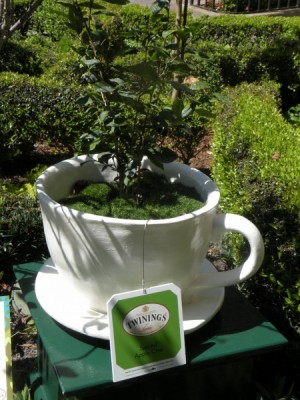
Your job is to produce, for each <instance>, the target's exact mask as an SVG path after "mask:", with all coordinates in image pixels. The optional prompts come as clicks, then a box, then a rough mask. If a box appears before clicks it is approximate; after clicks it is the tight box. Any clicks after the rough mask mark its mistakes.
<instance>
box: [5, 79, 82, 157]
mask: <svg viewBox="0 0 300 400" xmlns="http://www.w3.org/2000/svg"><path fill="white" fill-rule="evenodd" d="M0 91H1V98H0V132H1V144H0V149H1V155H2V162H3V161H5V160H12V159H14V158H16V157H18V156H20V155H26V154H29V153H30V151H31V150H32V149H33V147H34V145H35V144H36V143H37V142H41V141H47V142H48V143H49V144H54V145H55V144H57V143H60V144H62V145H64V146H74V143H76V141H77V140H78V138H79V137H80V136H81V134H82V133H84V132H85V131H86V130H87V127H88V126H89V125H90V117H89V115H87V114H85V113H84V111H83V110H82V109H81V107H79V106H78V105H77V104H76V100H77V99H78V97H79V89H78V88H76V87H75V86H72V87H71V86H70V87H66V88H64V87H62V86H61V84H60V82H54V83H53V82H50V83H46V82H45V81H44V80H41V83H40V81H39V79H35V78H30V77H28V76H26V75H18V74H9V73H2V74H0Z"/></svg>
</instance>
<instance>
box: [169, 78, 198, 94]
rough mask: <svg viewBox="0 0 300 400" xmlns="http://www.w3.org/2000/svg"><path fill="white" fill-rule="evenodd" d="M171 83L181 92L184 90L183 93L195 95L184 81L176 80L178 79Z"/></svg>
mask: <svg viewBox="0 0 300 400" xmlns="http://www.w3.org/2000/svg"><path fill="white" fill-rule="evenodd" d="M171 85H172V86H173V87H174V88H175V89H176V90H178V91H179V92H183V93H188V94H191V95H194V94H195V92H194V91H193V90H192V89H190V88H189V87H188V86H187V85H185V84H184V83H180V82H176V81H172V82H171Z"/></svg>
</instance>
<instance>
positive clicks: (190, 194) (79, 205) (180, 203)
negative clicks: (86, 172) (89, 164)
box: [62, 175, 203, 219]
mask: <svg viewBox="0 0 300 400" xmlns="http://www.w3.org/2000/svg"><path fill="white" fill-rule="evenodd" d="M75 192H76V191H75ZM62 203H63V204H64V205H65V206H67V207H70V208H73V209H75V210H78V211H81V212H86V213H90V214H96V215H102V216H106V217H114V218H126V219H164V218H174V217H178V216H180V215H184V214H187V213H191V212H193V211H195V210H197V209H198V208H201V207H202V206H203V203H202V202H201V200H200V198H199V194H198V193H197V191H196V190H195V189H194V188H191V187H187V186H184V185H182V184H181V183H176V182H175V183H169V182H167V181H166V180H165V179H162V178H161V177H160V176H157V175H154V176H153V177H152V178H151V179H150V180H149V179H146V180H143V181H142V182H140V183H139V184H137V183H136V182H135V183H134V184H132V185H131V187H130V193H129V194H128V195H127V196H126V197H124V198H123V197H122V198H121V197H120V196H119V193H118V191H117V189H116V186H115V185H113V184H108V183H89V184H87V185H85V187H83V188H82V189H81V190H80V191H79V192H78V193H75V194H72V195H70V196H69V197H68V198H66V199H64V200H63V201H62Z"/></svg>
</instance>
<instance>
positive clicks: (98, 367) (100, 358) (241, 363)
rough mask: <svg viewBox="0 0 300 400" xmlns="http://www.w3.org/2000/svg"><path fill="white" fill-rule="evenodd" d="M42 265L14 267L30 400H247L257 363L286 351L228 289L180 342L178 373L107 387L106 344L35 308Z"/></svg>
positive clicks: (276, 334)
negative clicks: (25, 327)
mask: <svg viewBox="0 0 300 400" xmlns="http://www.w3.org/2000/svg"><path fill="white" fill-rule="evenodd" d="M41 266H42V262H33V263H26V264H19V265H15V266H14V272H15V275H16V278H17V280H18V282H19V284H20V287H21V289H22V291H23V295H24V298H25V301H26V302H27V305H28V307H29V309H30V312H31V315H32V317H33V319H34V321H35V324H36V327H37V330H38V371H37V373H35V374H32V375H31V387H32V399H34V400H62V399H70V400H71V399H72V400H73V399H80V400H81V399H88V400H95V399H118V398H121V397H124V398H130V399H141V398H142V399H149V400H150V399H170V398H172V399H183V398H184V399H238V400H242V399H245V400H246V399H249V400H251V399H253V393H252V392H251V390H252V386H253V385H252V380H253V376H254V375H255V371H256V366H257V360H258V359H259V360H261V359H262V357H263V356H264V355H265V354H266V353H268V352H271V351H272V352H274V351H279V350H280V349H281V348H283V347H284V346H285V345H286V344H287V340H286V338H285V337H284V336H282V335H281V334H280V333H279V332H278V331H277V330H276V328H275V327H274V326H273V325H272V324H271V323H270V322H268V321H266V320H265V319H264V318H263V316H262V315H261V314H260V313H259V312H258V311H257V310H256V309H255V308H254V307H253V306H252V305H251V304H250V303H249V302H248V301H247V300H246V299H245V298H244V297H243V296H242V295H241V294H240V293H239V292H238V291H237V290H236V289H235V288H227V289H226V292H225V299H224V304H223V306H222V308H221V310H220V311H219V312H218V314H217V315H216V316H215V317H214V318H213V319H212V320H211V321H210V322H209V323H208V324H207V325H205V326H204V327H202V328H201V329H199V330H198V331H196V332H194V333H191V334H189V335H186V338H185V340H186V354H187V364H186V365H185V366H181V367H178V368H172V369H169V370H165V371H161V372H158V373H153V374H150V375H147V376H143V377H139V378H135V379H130V380H128V381H123V382H118V383H113V382H112V371H111V360H110V349H109V342H107V341H104V340H101V339H94V338H90V337H87V336H84V335H81V334H79V333H76V332H74V331H71V330H69V329H67V328H65V327H63V326H61V325H60V324H58V323H57V322H55V320H53V319H52V318H51V317H50V316H49V315H48V314H46V313H45V311H44V310H43V309H42V307H41V306H40V305H39V302H38V300H37V298H36V296H35V290H34V284H35V278H36V275H37V273H38V271H39V269H40V268H41ZM53 296H55V288H53ZM62 307H63V304H62Z"/></svg>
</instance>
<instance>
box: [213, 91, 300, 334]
mask: <svg viewBox="0 0 300 400" xmlns="http://www.w3.org/2000/svg"><path fill="white" fill-rule="evenodd" d="M225 94H226V97H225V98H226V100H225V101H224V102H223V103H220V104H219V106H218V108H217V117H216V121H215V123H214V126H213V129H214V143H213V156H214V162H213V169H212V173H213V178H214V180H215V181H216V184H217V185H218V187H219V188H220V191H221V199H222V200H221V208H222V210H223V211H225V212H233V213H238V214H242V215H245V216H246V217H248V218H249V219H250V220H252V221H253V222H254V223H255V224H256V225H257V227H258V228H259V229H260V231H261V233H262V235H263V238H264V241H265V246H266V254H265V259H264V263H263V266H262V269H261V270H260V272H259V273H257V274H256V275H255V276H254V277H253V278H252V279H251V280H250V281H247V282H246V283H245V284H244V285H243V290H244V291H245V292H246V293H248V295H249V296H250V297H251V298H252V300H253V301H254V302H257V304H258V305H259V306H260V307H261V308H262V309H263V311H266V312H267V313H268V316H269V317H270V318H273V319H274V317H275V316H277V322H280V323H281V322H282V321H283V320H284V319H285V320H286V321H289V324H290V325H291V326H292V327H293V328H294V329H295V330H296V331H298V332H300V324H299V317H300V305H299V304H300V279H299V277H300V240H299V231H300V181H299V176H300V158H299V148H300V129H299V128H297V127H295V126H294V125H291V124H289V123H288V122H287V121H286V120H285V119H284V118H283V116H282V115H281V113H280V111H279V102H278V85H276V84H271V83H265V84H261V85H259V86H258V85H255V84H243V85H241V86H237V87H235V88H231V89H227V90H226V93H225ZM231 245H233V246H234V247H235V258H236V260H237V261H238V259H239V258H240V257H241V254H243V250H242V244H241V240H239V239H236V238H234V239H233V242H232V243H231ZM282 316H284V318H283V317H282Z"/></svg>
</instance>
